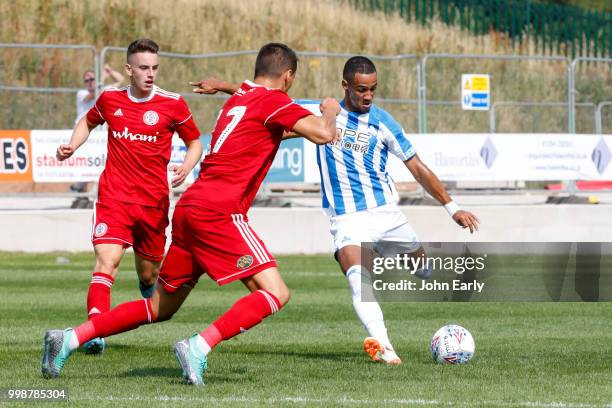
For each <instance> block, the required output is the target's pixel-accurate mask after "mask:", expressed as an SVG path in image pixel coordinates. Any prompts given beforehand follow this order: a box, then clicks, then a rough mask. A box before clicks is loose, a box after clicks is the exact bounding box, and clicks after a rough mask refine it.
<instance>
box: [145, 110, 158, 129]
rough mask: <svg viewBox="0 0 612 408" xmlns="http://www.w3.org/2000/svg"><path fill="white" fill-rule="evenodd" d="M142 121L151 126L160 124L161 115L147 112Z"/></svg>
mask: <svg viewBox="0 0 612 408" xmlns="http://www.w3.org/2000/svg"><path fill="white" fill-rule="evenodd" d="M142 121H143V122H144V123H146V124H147V125H149V126H153V125H155V124H157V122H159V115H158V114H157V112H155V111H152V110H150V111H146V112H145V114H144V115H142Z"/></svg>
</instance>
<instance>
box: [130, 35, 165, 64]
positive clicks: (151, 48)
mask: <svg viewBox="0 0 612 408" xmlns="http://www.w3.org/2000/svg"><path fill="white" fill-rule="evenodd" d="M158 51H159V45H157V43H156V42H155V41H153V40H151V39H150V38H139V39H138V40H136V41H133V42H132V43H131V44H130V45H129V46H128V49H127V58H128V59H129V58H130V55H132V54H136V53H139V52H150V53H153V54H157V52H158Z"/></svg>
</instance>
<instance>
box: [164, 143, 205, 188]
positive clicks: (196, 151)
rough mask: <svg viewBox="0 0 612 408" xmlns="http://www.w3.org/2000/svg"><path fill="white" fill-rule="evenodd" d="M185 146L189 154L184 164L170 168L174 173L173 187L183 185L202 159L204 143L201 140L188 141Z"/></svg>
mask: <svg viewBox="0 0 612 408" xmlns="http://www.w3.org/2000/svg"><path fill="white" fill-rule="evenodd" d="M185 145H186V146H187V153H186V154H185V161H184V162H183V164H181V165H180V166H177V165H174V166H172V167H170V170H172V171H173V172H174V177H172V187H178V186H180V185H181V184H183V182H184V181H185V179H186V178H187V175H188V174H189V173H190V172H191V170H193V168H194V167H195V165H196V164H198V162H199V161H200V158H201V157H202V142H201V141H200V139H194V140H189V141H186V142H185Z"/></svg>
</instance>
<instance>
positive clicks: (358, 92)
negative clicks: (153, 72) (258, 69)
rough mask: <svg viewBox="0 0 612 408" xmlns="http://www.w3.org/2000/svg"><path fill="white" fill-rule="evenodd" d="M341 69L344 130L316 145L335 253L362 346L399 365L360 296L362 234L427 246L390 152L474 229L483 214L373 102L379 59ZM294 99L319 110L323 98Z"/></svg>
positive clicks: (204, 88) (370, 304)
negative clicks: (463, 203) (401, 197)
mask: <svg viewBox="0 0 612 408" xmlns="http://www.w3.org/2000/svg"><path fill="white" fill-rule="evenodd" d="M342 77H343V80H342V87H343V88H344V100H343V101H342V102H341V103H340V106H341V111H340V114H339V115H338V116H337V118H336V128H337V131H338V132H339V133H340V134H339V135H338V136H339V138H337V139H336V140H335V141H333V142H331V143H328V144H326V145H319V146H317V163H318V165H319V170H320V173H321V190H322V196H323V197H322V198H323V208H324V210H325V212H326V213H327V214H328V215H329V217H330V222H331V233H332V235H333V239H334V246H335V250H336V252H335V256H336V260H337V261H338V263H339V264H340V268H341V269H342V272H343V273H344V275H345V276H346V278H347V281H348V284H349V286H350V289H351V295H352V300H353V307H354V308H355V312H356V313H357V316H358V318H359V320H360V321H361V323H362V324H363V326H364V328H365V330H366V331H367V333H368V337H367V338H366V339H365V340H364V351H366V352H367V353H368V354H369V355H370V357H371V358H372V359H373V360H374V361H384V362H386V363H387V364H391V365H397V364H401V359H400V358H399V357H398V355H397V354H396V353H395V350H394V349H393V346H392V345H391V341H390V340H389V336H388V334H387V329H386V326H385V322H384V318H383V313H382V310H381V308H380V305H379V304H378V303H377V302H375V301H371V300H374V298H373V295H369V296H365V297H363V298H367V299H368V300H369V301H362V277H364V278H366V279H367V278H368V277H369V273H368V272H367V271H363V273H362V269H363V267H362V265H361V264H362V259H361V255H362V248H361V243H362V242H380V241H392V242H402V243H406V244H407V245H406V248H408V249H409V251H410V252H411V253H419V252H420V251H423V249H422V247H421V244H420V243H419V241H418V238H417V235H416V233H415V232H414V230H413V229H412V227H411V226H410V225H409V224H408V222H407V220H406V217H405V216H404V214H403V213H402V212H401V211H400V209H399V208H398V207H397V202H398V194H397V190H396V189H395V185H394V183H393V180H392V179H391V177H390V176H389V174H388V173H387V170H386V162H387V158H388V157H389V153H391V154H393V155H395V156H397V157H399V158H400V159H401V160H402V161H403V162H404V164H405V165H406V167H407V168H408V170H409V171H410V172H411V173H412V175H413V176H414V178H415V179H416V181H417V182H419V183H420V184H421V185H422V186H423V187H424V188H425V190H427V192H428V193H429V194H431V195H432V196H433V197H434V198H435V199H436V200H438V201H439V202H440V203H441V204H443V205H444V207H445V208H446V210H447V211H448V213H449V215H450V216H451V217H452V218H453V220H454V221H455V222H456V223H457V224H459V225H460V226H462V227H463V228H469V229H470V232H474V231H476V230H477V229H478V224H479V220H478V218H476V216H475V215H474V214H472V213H470V212H468V211H464V210H461V209H460V208H459V206H458V205H457V204H456V203H455V202H454V201H452V200H451V198H450V196H449V195H448V193H447V192H446V189H445V188H444V185H443V184H442V183H441V182H440V180H439V179H438V178H437V177H436V175H435V174H434V173H433V172H432V171H431V170H430V169H429V168H428V167H427V166H426V165H425V164H424V163H423V162H422V161H421V160H420V159H419V156H418V155H417V154H416V151H415V150H414V147H413V146H412V144H411V143H410V141H409V140H408V138H407V136H406V133H405V132H404V130H403V129H402V127H401V125H400V124H399V123H398V122H397V121H396V120H395V119H394V118H393V117H392V116H391V115H390V114H389V113H388V112H386V111H385V110H383V109H381V108H379V107H378V106H376V105H374V104H373V99H374V93H375V91H376V87H377V74H376V67H375V66H374V63H373V62H372V61H371V60H370V59H368V58H366V57H363V56H355V57H352V58H350V59H349V60H348V61H347V62H346V64H345V65H344V70H343V74H342ZM193 85H198V86H199V89H198V90H197V91H196V92H198V93H206V94H212V93H215V92H217V91H223V92H226V93H230V94H231V93H233V92H234V91H235V90H236V88H237V86H236V85H234V84H231V83H228V82H225V81H219V80H215V79H208V80H205V81H202V82H200V83H194V84H193ZM296 102H297V103H299V104H300V105H302V106H303V107H305V108H307V109H309V110H311V111H312V112H313V113H315V114H319V115H320V110H319V102H318V101H309V100H297V101H296ZM293 136H295V135H292V134H286V135H285V137H286V138H289V137H293ZM410 244H413V245H412V246H411V245H410ZM429 273H431V271H427V270H421V271H417V273H416V275H417V276H419V277H421V278H427V277H428V274H429ZM364 287H366V288H367V285H364Z"/></svg>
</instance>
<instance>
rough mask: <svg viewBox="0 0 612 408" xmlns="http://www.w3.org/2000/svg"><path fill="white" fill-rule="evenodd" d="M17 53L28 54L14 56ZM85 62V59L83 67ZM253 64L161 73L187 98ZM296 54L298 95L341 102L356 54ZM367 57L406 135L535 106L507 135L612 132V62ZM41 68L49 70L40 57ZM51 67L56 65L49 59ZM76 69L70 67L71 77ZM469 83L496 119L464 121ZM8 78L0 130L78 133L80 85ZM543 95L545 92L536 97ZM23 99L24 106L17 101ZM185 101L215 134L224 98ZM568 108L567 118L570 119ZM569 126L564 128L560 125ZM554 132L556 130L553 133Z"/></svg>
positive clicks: (99, 63) (190, 65)
mask: <svg viewBox="0 0 612 408" xmlns="http://www.w3.org/2000/svg"><path fill="white" fill-rule="evenodd" d="M400 3H401V2H400ZM398 4H399V3H398ZM396 10H397V8H396ZM7 50H10V53H11V54H9V55H8V56H9V57H13V58H21V57H22V54H23V53H26V52H30V53H33V52H38V53H40V52H43V53H47V55H46V56H48V57H50V56H53V55H55V54H49V52H51V51H48V50H53V53H65V54H66V55H68V54H67V53H68V52H74V51H78V52H79V53H81V54H79V56H78V58H76V57H73V58H74V62H75V63H77V62H78V63H80V64H81V65H83V66H92V67H94V70H95V72H96V74H97V78H98V79H100V78H102V76H101V75H102V67H103V66H104V64H105V63H108V62H110V63H111V64H115V65H117V64H119V63H123V61H124V58H125V57H124V52H125V48H122V47H104V48H103V49H102V50H101V52H100V54H97V53H96V50H95V48H94V47H92V46H89V45H47V44H0V52H3V51H7ZM13 50H24V51H23V53H22V51H18V53H17V54H15V51H13ZM83 52H85V55H86V56H87V58H83V54H82V53H83ZM256 54H257V51H255V50H246V51H236V52H222V53H210V54H179V53H170V52H161V53H160V56H161V57H162V58H164V59H169V60H170V61H172V64H168V65H164V70H165V69H168V68H166V67H168V66H172V75H168V74H166V73H165V72H164V73H163V74H162V75H160V78H162V79H164V81H165V82H169V85H170V88H169V89H173V90H177V89H185V87H186V85H187V82H188V81H189V80H193V79H200V78H203V77H206V76H209V75H210V73H211V72H213V73H216V74H217V75H218V76H223V75H224V73H226V72H228V71H224V69H226V68H227V67H228V66H238V67H240V69H242V71H241V73H240V74H239V75H243V77H240V78H226V79H229V80H233V81H240V80H242V79H244V78H247V77H250V76H251V75H252V72H251V69H252V68H251V67H252V63H251V62H252V61H251V60H253V59H254V57H255V55H256ZM298 54H299V56H300V58H301V60H302V62H301V68H300V70H299V75H300V77H299V79H298V81H296V85H294V88H293V90H292V91H293V94H295V95H299V96H300V97H306V98H320V97H321V96H323V95H325V94H330V93H331V94H332V95H334V96H337V97H340V96H341V95H342V94H341V93H342V89H341V88H340V86H339V85H340V79H341V67H342V65H343V63H344V61H345V60H346V58H348V57H350V56H352V54H347V53H329V52H299V53H298ZM23 55H25V54H23ZM66 55H61V58H58V59H60V60H62V61H64V62H68V63H71V62H72V60H70V58H69V57H67V56H66ZM44 56H45V55H43V57H44ZM1 57H5V60H6V56H4V55H0V58H1ZM370 57H371V58H372V59H373V60H374V61H375V63H376V65H377V68H378V72H379V90H378V92H377V102H378V103H380V104H382V105H385V106H386V107H389V109H390V110H391V111H392V114H393V115H394V116H396V117H397V118H398V119H399V120H400V122H402V123H403V124H404V126H405V127H406V129H407V130H408V131H409V132H419V133H427V132H446V133H449V132H451V133H452V132H458V133H461V132H463V133H465V132H487V131H490V130H493V131H498V126H497V123H498V112H499V108H500V107H502V106H506V107H508V106H516V107H528V106H533V107H537V108H538V109H545V111H542V110H541V111H540V112H541V113H540V115H538V116H537V117H536V116H535V114H534V112H532V111H531V110H525V113H524V114H523V115H521V116H517V118H520V119H524V118H525V115H530V116H529V117H527V119H528V120H510V119H508V118H507V117H506V118H505V119H504V120H505V121H506V123H511V125H512V127H511V128H508V129H506V128H507V127H508V126H506V128H505V129H504V130H505V131H508V132H533V129H532V128H530V127H529V126H528V122H530V121H532V122H533V121H534V120H538V121H540V123H542V124H543V126H548V131H549V132H552V133H555V132H559V133H564V132H568V133H594V132H597V133H600V132H604V133H605V132H609V129H611V128H612V123H610V124H608V123H607V118H608V116H606V115H603V114H602V112H603V109H604V108H605V107H608V106H609V103H608V101H610V100H611V99H612V98H611V96H612V77H611V76H610V68H611V66H610V65H612V59H611V58H594V57H588V58H587V57H579V58H576V59H574V60H573V61H571V63H570V61H569V60H568V59H566V58H564V57H554V56H552V57H551V56H544V55H533V56H522V55H470V54H465V55H462V54H425V55H423V57H422V58H421V59H419V58H418V57H417V56H416V55H414V54H399V55H372V56H370ZM38 58H39V59H40V60H43V61H44V60H45V59H44V58H42V57H40V56H39V57H38ZM33 59H34V58H33ZM34 60H35V59H34ZM47 60H49V61H52V58H47ZM35 61H36V60H35ZM35 61H34V62H35ZM434 61H435V63H434ZM247 62H249V63H248V64H247ZM32 63H33V62H32ZM164 64H166V62H164ZM181 64H183V65H181ZM17 65H19V64H17ZM74 65H75V64H70V66H71V67H72V66H74ZM67 66H68V64H67ZM243 67H244V68H243ZM15 69H18V67H16V68H15ZM58 69H61V68H58ZM462 73H488V74H490V75H491V95H492V97H491V102H492V110H491V111H490V112H489V116H488V117H487V116H486V114H485V113H482V112H466V111H462V110H461V109H460V103H459V101H460V97H459V94H460V78H461V74H462ZM233 75H234V76H235V75H236V74H235V73H234V74H233ZM3 77H7V75H6V73H5V74H4V75H3V74H2V73H0V104H1V105H2V106H3V110H4V111H3V113H4V115H2V117H0V128H4V129H11V128H33V127H35V128H68V127H71V126H72V123H73V121H72V118H73V117H74V110H73V106H74V105H72V103H67V101H68V99H67V96H68V95H70V94H74V93H76V92H77V91H78V89H79V88H77V87H75V86H71V85H73V82H74V78H72V79H71V80H70V81H64V82H59V83H57V85H58V86H49V85H53V83H51V82H50V81H46V78H39V77H36V76H35V77H34V78H35V79H36V81H37V82H35V81H33V80H32V79H30V80H28V81H20V82H18V83H2V80H1V79H2V78H3ZM13 77H16V75H13ZM45 81H46V82H45ZM97 82H98V83H97V85H98V91H99V90H100V89H101V87H102V86H103V85H104V84H103V83H102V81H101V80H98V81H97ZM566 87H567V92H566V90H565V89H566ZM536 88H538V92H535V91H534V89H536ZM553 91H554V92H553ZM16 94H21V95H22V96H19V97H18V98H15V95H16ZM24 94H27V95H28V96H27V97H26V96H25V95H24ZM62 95H63V96H62ZM564 95H567V96H566V98H567V102H565V101H564V99H565V97H564ZM184 96H185V97H188V98H189V99H190V104H194V106H193V110H194V113H196V115H206V116H205V117H198V118H196V119H198V122H199V123H200V122H201V123H205V124H206V125H207V126H209V127H210V124H213V123H214V115H215V113H216V111H217V110H218V107H219V105H220V104H221V101H222V100H223V99H224V96H222V95H215V96H206V97H204V96H200V95H193V94H191V93H189V92H185V94H184ZM71 98H72V97H71ZM40 101H42V102H40ZM70 105H72V106H70ZM565 106H567V109H563V107H565ZM577 107H582V108H585V109H591V108H592V109H594V111H593V114H590V113H589V114H588V115H587V116H584V115H583V116H581V121H580V126H579V129H576V116H577V110H576V108H577ZM596 107H597V109H595V108H596ZM434 110H435V112H434ZM415 111H416V112H415ZM430 111H431V112H430ZM20 112H22V113H23V114H20ZM436 112H437V113H438V114H437V115H436V114H435V113H436ZM508 112H510V111H508ZM202 119H205V120H202ZM564 120H565V123H566V125H565V126H564V125H560V123H561V122H563V121H564ZM549 123H550V124H554V125H548V124H549ZM202 130H204V131H206V130H207V129H202Z"/></svg>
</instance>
